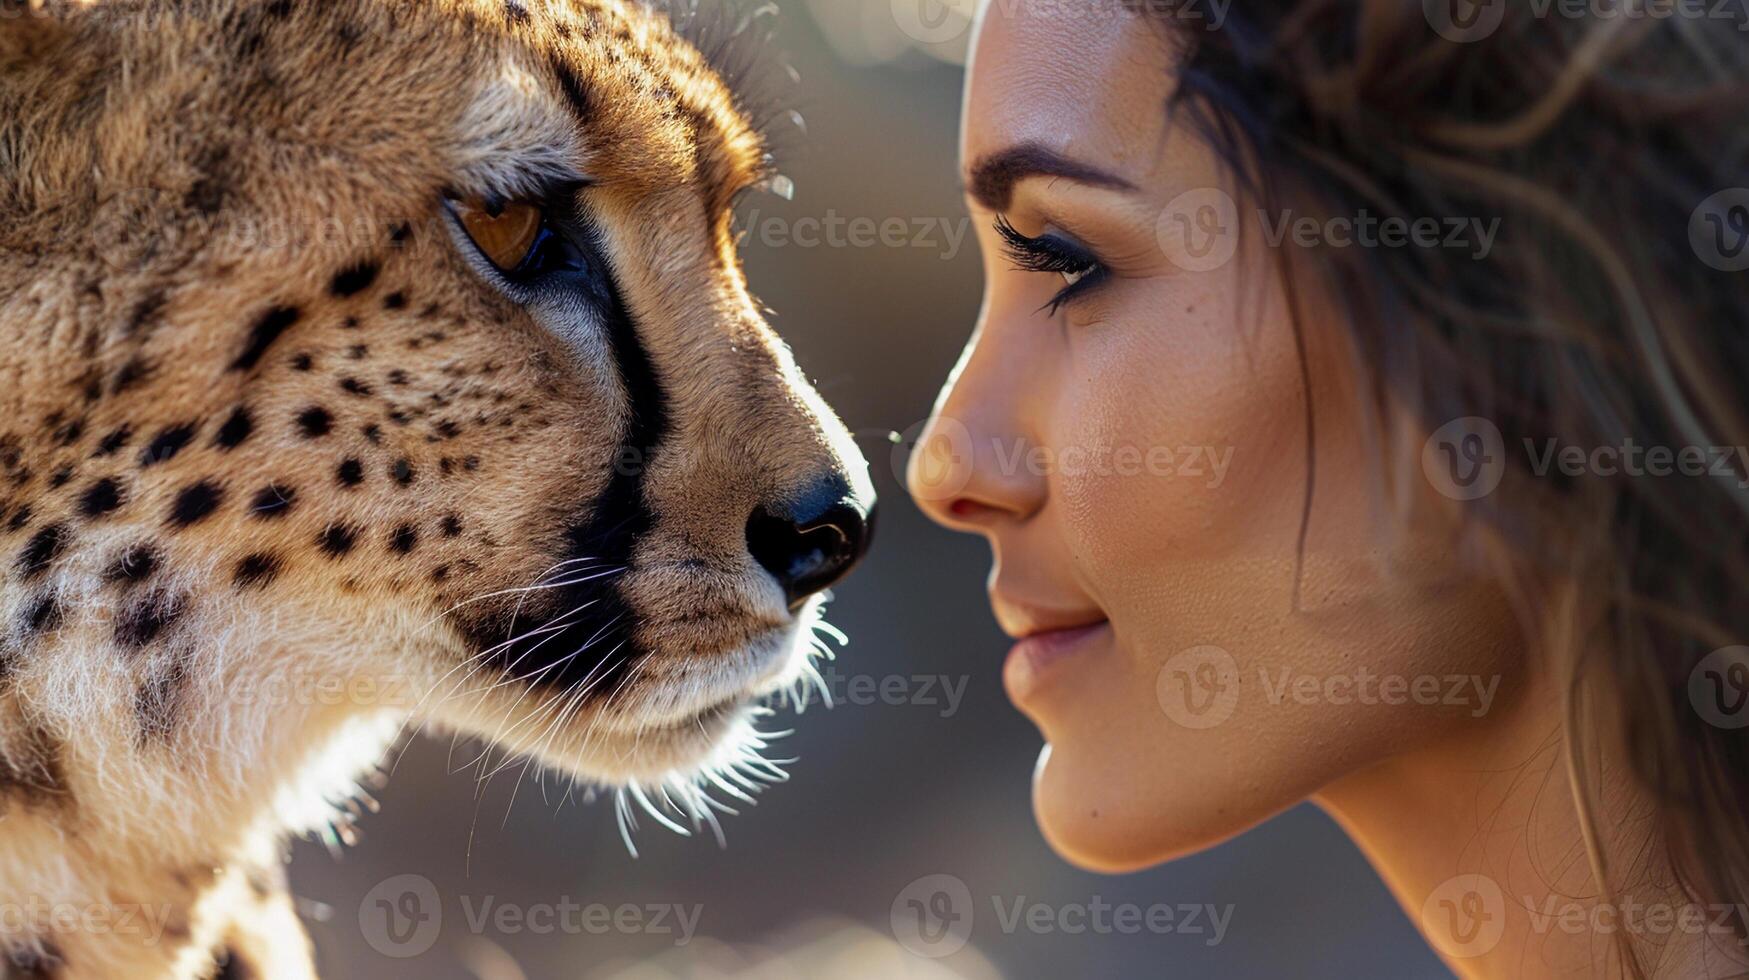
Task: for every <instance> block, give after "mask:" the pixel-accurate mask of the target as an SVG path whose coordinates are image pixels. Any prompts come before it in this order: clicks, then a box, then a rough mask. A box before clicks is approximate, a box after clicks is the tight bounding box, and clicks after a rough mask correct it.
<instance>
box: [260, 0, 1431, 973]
mask: <svg viewBox="0 0 1749 980" xmlns="http://www.w3.org/2000/svg"><path fill="white" fill-rule="evenodd" d="M775 6H776V7H777V8H778V9H777V25H778V26H777V45H778V47H779V48H780V49H781V51H783V52H784V53H786V54H787V57H788V60H789V61H790V62H791V64H793V66H794V68H795V70H796V72H797V73H799V76H800V78H801V83H800V84H799V85H797V86H794V87H792V88H791V90H790V95H789V98H788V100H787V101H788V102H789V103H790V104H792V105H793V106H794V108H795V109H797V110H798V111H799V112H800V113H801V115H802V116H803V117H804V119H805V121H806V131H805V133H802V132H799V131H796V130H795V129H794V128H793V127H792V126H791V125H790V124H789V123H788V122H787V121H786V122H780V123H779V124H778V125H777V126H776V132H775V133H774V136H775V137H776V142H777V145H778V147H779V151H780V152H779V164H780V166H781V168H782V171H783V173H784V175H785V176H786V177H788V178H790V180H791V181H793V185H794V193H793V198H792V199H791V200H784V199H783V198H782V197H780V196H776V195H772V194H758V195H753V196H751V197H750V198H749V199H748V200H747V202H746V203H745V204H744V205H743V207H742V211H741V225H742V228H743V229H744V230H745V232H746V241H745V248H744V252H745V256H746V261H747V267H748V272H749V275H750V277H751V280H752V283H753V287H754V289H755V291H756V292H757V294H758V295H759V296H760V297H761V298H762V299H763V300H764V301H765V302H766V303H767V304H768V305H769V306H770V307H771V309H772V310H773V311H774V312H775V317H774V320H773V322H774V323H775V325H776V326H777V328H778V329H779V330H780V331H781V332H782V333H783V334H784V336H785V338H786V339H787V340H788V341H789V342H790V344H791V345H792V346H793V347H794V348H795V351H796V355H797V358H798V359H799V361H800V362H801V364H802V367H803V368H804V369H805V370H806V371H807V372H808V374H809V375H810V376H811V377H812V378H814V379H815V380H816V383H817V384H818V386H819V388H820V390H821V391H822V392H823V394H824V395H825V396H826V398H827V400H829V401H830V402H831V403H832V404H833V405H834V406H835V407H836V408H837V410H838V412H839V413H840V414H841V415H842V416H843V417H844V419H845V421H846V422H847V424H848V425H849V426H850V428H851V429H852V430H853V431H854V432H855V433H856V434H857V436H858V439H859V441H860V442H861V444H862V446H863V451H864V452H865V453H866V454H867V455H868V457H869V459H870V461H871V463H872V464H873V467H874V473H875V480H876V483H877V485H878V488H879V491H880V494H881V497H882V508H881V510H882V513H881V528H880V537H879V540H878V542H877V546H876V548H875V550H874V554H873V556H872V557H871V559H870V560H869V562H868V563H867V564H866V565H864V566H863V567H862V568H861V569H860V570H859V571H858V572H857V574H856V575H855V576H853V577H852V578H851V580H850V581H849V582H848V583H847V584H846V585H845V586H844V587H843V588H841V589H840V590H839V598H838V599H837V601H836V602H834V603H833V605H832V607H831V609H830V614H829V618H830V620H831V621H832V622H833V623H834V624H836V625H837V626H838V627H840V628H842V629H843V630H844V631H845V632H847V633H848V634H849V635H850V636H851V643H850V646H849V647H848V648H847V649H846V650H845V651H843V653H842V654H841V655H840V657H839V659H838V661H837V662H836V664H833V665H830V669H829V670H828V671H827V677H828V680H829V686H830V689H831V690H832V693H833V694H834V696H835V700H836V701H837V702H838V703H837V705H836V707H834V708H832V709H831V710H827V709H825V708H823V707H821V706H818V705H816V706H814V707H812V708H810V709H809V710H808V711H806V712H805V713H804V714H801V715H799V716H798V715H794V714H793V713H791V712H784V713H783V715H782V716H781V717H780V718H778V719H776V722H777V724H776V726H775V727H792V726H793V727H794V728H795V729H796V734H795V735H793V736H791V737H790V738H788V739H785V740H784V741H782V742H780V743H778V746H777V750H776V752H775V754H776V755H779V756H793V757H795V758H796V759H797V760H798V761H797V762H796V763H795V764H794V765H792V766H790V767H789V771H790V773H791V774H792V777H793V779H792V781H791V782H789V783H788V784H785V785H780V786H775V787H772V788H770V789H768V790H767V791H766V792H764V793H763V794H762V795H761V796H760V797H759V804H758V806H757V807H744V806H743V807H742V808H741V809H742V811H743V812H742V815H741V816H738V817H732V818H726V820H725V829H726V831H727V835H728V846H727V847H726V848H719V847H718V846H717V844H716V842H715V841H714V840H713V839H711V838H710V836H709V835H708V834H706V835H705V836H704V837H702V838H700V837H693V838H682V837H680V836H678V835H675V834H672V833H669V832H668V831H665V830H663V829H661V828H659V827H655V826H653V825H651V824H650V822H649V821H648V820H645V821H644V825H645V826H644V829H643V831H642V832H641V833H640V834H639V835H638V836H637V837H636V844H637V846H638V849H639V851H640V852H641V853H640V856H639V857H637V858H636V859H634V858H632V857H631V856H630V855H629V854H628V853H627V851H626V847H625V845H624V844H623V843H622V842H621V840H620V836H619V832H618V829H617V827H616V825H615V821H614V813H613V807H612V803H611V800H604V801H596V802H594V803H585V802H582V801H580V800H579V799H578V798H577V797H576V795H575V794H572V795H571V796H570V798H569V799H565V797H566V793H565V788H564V787H563V786H561V785H558V784H556V783H554V782H552V781H548V782H547V783H546V784H545V785H544V786H543V785H542V784H541V783H540V781H539V780H538V778H537V777H536V776H535V774H533V773H532V772H531V773H527V774H524V773H522V772H521V771H520V767H519V766H512V767H510V768H507V769H505V770H504V771H502V772H500V773H498V774H497V775H496V776H495V777H494V778H492V779H491V780H489V781H487V782H486V784H485V785H484V786H483V787H482V786H479V785H477V783H478V780H477V779H476V776H477V775H478V771H477V769H476V768H474V767H470V766H468V765H467V764H468V763H469V762H471V761H472V760H474V759H475V758H476V756H477V755H478V752H479V749H478V747H477V746H473V745H468V744H461V745H452V743H451V741H450V740H449V739H448V738H447V737H423V738H420V739H417V740H415V741H414V742H413V743H412V744H410V745H409V746H408V748H407V749H406V751H405V752H404V753H403V754H402V756H401V757H400V759H399V761H398V763H397V764H396V765H395V771H394V776H393V778H392V779H391V780H390V781H389V783H388V785H387V786H386V788H385V789H384V790H383V791H381V792H380V793H379V794H378V796H379V798H380V800H381V802H382V812H381V813H379V814H377V815H375V816H372V817H369V818H368V819H366V820H365V821H364V822H363V824H362V828H361V829H362V832H363V839H362V840H361V841H360V842H359V844H358V845H357V846H355V847H351V848H347V849H345V850H344V851H343V852H341V853H339V854H333V853H330V851H329V850H328V849H327V848H326V847H324V846H322V845H321V844H317V843H299V844H298V845H296V850H295V855H294V860H293V863H292V866H291V877H292V884H293V888H294V891H295V893H296V894H297V895H298V896H300V899H301V900H302V905H303V911H304V913H305V915H306V918H307V919H309V924H310V929H311V932H312V934H313V937H314V940H315V943H316V947H317V955H318V963H319V965H320V967H321V969H322V975H323V976H325V977H338V978H349V977H366V976H368V977H373V978H383V980H398V978H418V980H449V978H456V980H473V978H479V980H519V978H528V980H547V978H567V980H568V978H639V980H643V978H650V980H655V978H670V977H673V978H679V977H687V978H693V977H698V978H706V977H760V978H765V977H773V978H782V977H828V976H829V977H850V978H863V977H869V978H877V977H878V978H887V977H920V978H921V977H972V978H986V977H1010V978H1060V977H1239V978H1247V977H1259V978H1261V977H1269V978H1276V977H1281V976H1283V975H1290V974H1291V975H1293V976H1297V977H1301V978H1320V977H1330V978H1345V980H1346V978H1353V977H1392V978H1417V977H1449V974H1448V973H1447V972H1446V971H1445V970H1444V969H1443V968H1442V967H1441V966H1440V965H1439V963H1438V961H1437V959H1436V958H1435V957H1434V956H1433V955H1432V954H1431V953H1430V952H1429V951H1428V950H1427V949H1426V947H1425V946H1424V945H1423V943H1422V941H1421V939H1420V938H1419V937H1418V936H1417V935H1416V933H1415V932H1414V930H1413V929H1412V928H1411V926H1410V923H1409V922H1408V920H1407V919H1406V918H1405V917H1404V915H1403V914H1402V912H1401V911H1400V910H1399V909H1398V908H1397V906H1396V904H1395V903H1394V902H1393V901H1392V900H1391V898H1390V896H1389V895H1388V894H1387V893H1386V891H1385V889H1384V887H1383V886H1382V885H1381V884H1380V883H1379V882H1378V880H1377V879H1376V877H1375V876H1374V875H1373V873H1372V871H1371V870H1370V869H1369V868H1368V867H1367V865H1366V863H1365V861H1364V860H1363V859H1362V858H1361V856H1360V855H1359V854H1358V852H1357V851H1356V850H1355V848H1354V847H1353V845H1352V844H1350V843H1349V842H1348V840H1347V838H1345V837H1344V836H1343V835H1342V834H1341V833H1340V832H1339V831H1338V830H1337V829H1336V828H1335V826H1334V825H1333V824H1331V823H1330V821H1329V820H1328V819H1326V818H1325V817H1324V816H1323V815H1322V814H1321V813H1319V812H1318V811H1317V810H1315V809H1313V808H1311V807H1309V806H1302V807H1300V808H1298V809H1296V810H1294V811H1292V812H1290V813H1287V814H1285V815H1283V816H1282V817H1280V818H1278V819H1276V820H1274V821H1272V822H1270V823H1269V824H1267V825H1265V826H1263V827H1261V828H1259V829H1257V830H1255V831H1252V832H1251V833H1249V834H1246V835H1245V836H1243V837H1241V838H1239V839H1237V840H1235V841H1232V842H1230V843H1228V844H1226V845H1224V846H1222V847H1220V848H1217V849H1215V850H1214V851H1212V852H1209V853H1206V854H1202V855H1198V856H1196V857H1191V858H1187V859H1185V860H1182V861H1178V862H1176V863H1174V864H1172V865H1170V866H1167V867H1162V868H1158V869H1156V870H1153V871H1150V872H1147V873H1145V874H1138V875H1132V876H1127V877H1121V878H1110V877H1102V876H1098V875H1092V874H1087V873H1084V872H1080V871H1077V870H1074V869H1072V868H1070V867H1069V866H1067V865H1065V864H1064V863H1063V862H1062V861H1060V860H1058V859H1057V858H1056V857H1055V856H1054V855H1052V854H1051V852H1050V851H1049V850H1048V848H1047V847H1046V846H1045V844H1044V842H1043V841H1042V839H1041V838H1040V836H1039V834H1038V831H1037V829H1036V828H1035V827H1034V824H1033V820H1032V814H1031V809H1030V803H1029V782H1030V778H1031V774H1032V768H1033V763H1034V761H1035V759H1036V757H1037V754H1038V750H1039V746H1040V739H1039V736H1038V734H1037V733H1036V732H1035V730H1034V729H1033V728H1032V726H1031V725H1030V724H1028V723H1027V722H1026V721H1025V720H1024V719H1023V718H1022V717H1021V716H1020V715H1019V714H1018V713H1016V712H1015V711H1014V710H1013V709H1012V708H1011V707H1010V706H1009V705H1008V703H1007V700H1006V698H1005V697H1004V696H1003V693H1002V688H1001V680H1000V665H1001V660H1002V657H1003V655H1004V653H1005V651H1006V648H1007V646H1008V644H1007V643H1006V642H1005V641H1004V639H1003V637H1002V636H1001V634H1000V633H999V631H998V630H997V629H996V628H995V625H994V623H993V621H992V620H991V617H990V613H989V609H988V606H987V605H986V603H985V598H984V594H983V580H984V576H985V574H986V572H987V571H988V566H989V555H988V552H987V550H986V549H985V547H984V545H983V544H982V543H981V542H979V541H976V540H972V539H969V538H965V537H962V536H958V535H952V534H949V533H948V532H946V531H944V530H941V529H939V528H937V527H935V526H934V525H931V524H929V523H928V522H927V521H925V519H924V518H923V517H922V515H921V514H920V513H919V512H918V511H917V509H916V508H915V507H913V506H912V505H911V503H910V502H909V501H908V500H907V499H906V498H905V495H904V492H903V490H902V487H901V486H900V483H899V480H898V474H897V473H896V472H895V466H894V462H893V461H894V458H895V457H894V451H893V446H892V444H891V443H890V442H889V434H890V433H893V432H900V433H906V432H911V431H914V430H913V427H914V426H915V425H916V424H917V423H919V422H921V421H922V420H923V419H924V418H925V417H926V416H927V414H928V411H929V407H930V405H931V403H932V401H933V400H934V397H935V394H936V390H937V387H938V386H939V385H940V383H941V380H942V378H943V377H944V376H945V375H946V373H947V371H948V370H949V368H950V367H951V366H952V365H953V363H954V361H955V359H956V357H957V356H958V353H959V350H960V347H961V345H962V344H963V343H964V342H965V339H966V337H967V334H968V332H969V331H970V328H971V325H972V322H973V319H974V317H975V315H976V313H977V308H978V298H979V290H980V268H979V261H978V256H977V249H976V244H975V242H974V240H973V234H972V231H971V226H970V221H969V218H967V216H966V214H965V211H964V208H963V206H962V205H961V202H960V192H959V187H958V180H957V176H956V152H955V141H956V128H957V120H958V113H959V92H960V86H961V82H962V68H961V63H962V62H963V60H964V51H965V45H966V40H967V36H966V35H967V31H966V11H967V9H968V8H969V7H970V3H969V2H966V3H961V2H958V0H954V2H947V3H942V2H939V0H781V2H779V3H777V4H775ZM767 727H773V726H770V725H768V726H767ZM519 784H520V785H519ZM1161 909H1165V910H1167V911H1160V910H1161ZM1120 910H1128V911H1127V912H1125V911H1120ZM1150 910H1152V914H1153V915H1154V918H1153V919H1152V920H1151V921H1153V922H1154V923H1155V927H1154V928H1149V927H1148V926H1147V925H1146V923H1147V922H1148V921H1150V920H1148V919H1147V918H1146V916H1147V915H1149V914H1150ZM1166 915H1170V916H1171V919H1172V922H1171V924H1170V926H1169V927H1167V928H1160V925H1161V924H1162V923H1163V921H1164V920H1163V918H1162V917H1163V916H1166ZM1138 924H1139V925H1138Z"/></svg>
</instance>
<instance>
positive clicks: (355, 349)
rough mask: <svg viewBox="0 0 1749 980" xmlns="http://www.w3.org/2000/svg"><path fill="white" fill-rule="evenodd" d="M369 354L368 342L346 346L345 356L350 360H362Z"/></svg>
mask: <svg viewBox="0 0 1749 980" xmlns="http://www.w3.org/2000/svg"><path fill="white" fill-rule="evenodd" d="M369 354H370V345H369V344H353V345H352V346H351V347H348V348H346V358H347V360H350V361H362V360H364V359H365V357H366V356H367V355H369Z"/></svg>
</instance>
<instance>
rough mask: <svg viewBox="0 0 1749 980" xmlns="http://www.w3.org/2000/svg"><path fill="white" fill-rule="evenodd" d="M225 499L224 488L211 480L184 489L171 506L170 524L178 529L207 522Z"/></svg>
mask: <svg viewBox="0 0 1749 980" xmlns="http://www.w3.org/2000/svg"><path fill="white" fill-rule="evenodd" d="M224 499H225V490H224V488H223V487H221V486H219V485H218V484H216V483H214V482H213V481H211V480H202V481H200V482H199V483H194V484H190V485H189V486H186V487H183V488H182V490H181V492H179V493H177V495H176V501H175V502H174V503H172V504H171V505H170V523H171V524H174V525H176V526H177V527H188V526H189V525H190V524H194V523H197V522H199V521H203V520H206V519H207V518H208V517H210V516H212V512H213V511H215V510H218V509H219V504H220V503H221V502H222V501H223V500H224Z"/></svg>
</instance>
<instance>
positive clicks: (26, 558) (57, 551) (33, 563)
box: [18, 524, 67, 578]
mask: <svg viewBox="0 0 1749 980" xmlns="http://www.w3.org/2000/svg"><path fill="white" fill-rule="evenodd" d="M66 547H67V526H66V525H64V524H50V525H49V526H48V527H45V528H43V529H42V530H40V531H38V532H36V534H35V535H33V536H32V537H31V539H30V542H29V543H28V544H26V545H25V546H24V550H23V551H22V552H20V553H19V555H18V571H19V573H20V574H22V575H23V576H24V577H25V578H35V577H36V576H38V575H41V574H42V573H43V572H44V571H47V570H48V567H49V563H50V562H52V561H54V560H55V559H56V558H59V557H60V556H61V552H62V551H64V550H65V549H66Z"/></svg>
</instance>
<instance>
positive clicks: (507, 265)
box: [450, 197, 546, 275]
mask: <svg viewBox="0 0 1749 980" xmlns="http://www.w3.org/2000/svg"><path fill="white" fill-rule="evenodd" d="M450 207H451V208H452V209H453V210H454V211H455V217H456V220H457V221H458V222H460V223H461V226H462V230H463V231H465V232H467V233H468V237H469V238H471V239H473V242H474V246H475V247H476V248H478V249H479V250H480V254H482V255H484V256H485V257H486V260H487V261H489V262H491V263H492V264H493V265H494V266H496V267H497V268H498V271H499V272H502V273H504V274H506V275H510V274H512V273H514V272H516V270H518V269H520V268H521V267H522V266H523V265H524V264H525V263H526V262H527V261H528V260H529V259H530V258H531V257H533V255H534V252H535V249H536V247H537V246H539V244H540V242H541V238H542V234H541V233H542V230H543V226H544V224H545V222H546V214H545V211H544V209H542V208H541V207H539V206H538V205H535V204H530V203H528V202H527V201H510V202H502V201H488V200H485V199H482V198H477V197H475V198H467V199H465V200H451V201H450Z"/></svg>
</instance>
